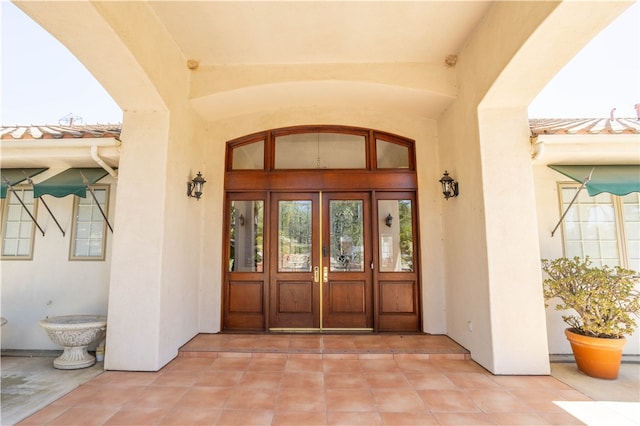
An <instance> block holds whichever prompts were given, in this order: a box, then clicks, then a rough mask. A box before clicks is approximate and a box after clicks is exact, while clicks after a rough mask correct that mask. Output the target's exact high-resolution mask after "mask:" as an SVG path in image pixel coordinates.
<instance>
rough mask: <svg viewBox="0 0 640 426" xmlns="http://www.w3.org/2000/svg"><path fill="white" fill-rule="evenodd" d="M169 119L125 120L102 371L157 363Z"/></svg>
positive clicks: (150, 366) (157, 116) (151, 366)
mask: <svg viewBox="0 0 640 426" xmlns="http://www.w3.org/2000/svg"><path fill="white" fill-rule="evenodd" d="M167 116H168V114H165V113H136V114H129V115H128V116H127V117H126V118H127V121H126V122H125V126H123V132H122V135H121V138H122V140H123V144H122V150H123V151H122V153H121V160H120V165H119V177H118V194H117V199H116V200H117V201H116V212H115V222H116V223H115V226H114V237H113V248H112V265H111V266H112V267H111V281H110V284H109V314H108V324H107V344H106V354H105V368H106V369H107V370H133V371H138V370H139V371H154V370H157V369H158V368H160V367H161V365H160V360H159V351H158V348H159V345H160V336H161V331H160V310H161V306H162V300H161V297H162V287H161V276H162V247H163V236H164V220H165V219H164V216H165V215H164V198H165V192H166V191H165V186H166V173H165V170H166V167H167V165H166V163H167V145H168V126H169V123H168V117H167Z"/></svg>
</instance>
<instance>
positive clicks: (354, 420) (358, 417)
mask: <svg viewBox="0 0 640 426" xmlns="http://www.w3.org/2000/svg"><path fill="white" fill-rule="evenodd" d="M327 424H328V425H332V426H333V425H343V426H357V425H363V426H375V425H381V424H383V423H382V417H381V416H380V413H378V412H376V411H371V412H348V411H329V412H328V413H327Z"/></svg>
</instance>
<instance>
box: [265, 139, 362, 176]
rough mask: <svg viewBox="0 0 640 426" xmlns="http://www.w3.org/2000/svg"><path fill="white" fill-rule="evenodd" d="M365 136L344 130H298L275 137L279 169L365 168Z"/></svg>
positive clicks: (276, 166) (276, 161)
mask: <svg viewBox="0 0 640 426" xmlns="http://www.w3.org/2000/svg"><path fill="white" fill-rule="evenodd" d="M366 167H367V159H366V150H365V139H364V136H361V135H351V134H345V133H298V134H294V135H286V136H278V137H277V138H276V159H275V168H276V169H365V168H366Z"/></svg>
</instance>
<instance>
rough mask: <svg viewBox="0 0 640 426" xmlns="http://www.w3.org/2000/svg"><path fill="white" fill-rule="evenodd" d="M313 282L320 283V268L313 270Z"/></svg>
mask: <svg viewBox="0 0 640 426" xmlns="http://www.w3.org/2000/svg"><path fill="white" fill-rule="evenodd" d="M313 282H314V283H318V282H320V268H319V267H318V266H316V267H314V268H313Z"/></svg>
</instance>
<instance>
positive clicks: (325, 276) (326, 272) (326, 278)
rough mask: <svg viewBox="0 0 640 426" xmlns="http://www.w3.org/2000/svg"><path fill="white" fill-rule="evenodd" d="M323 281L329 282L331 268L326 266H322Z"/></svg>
mask: <svg viewBox="0 0 640 426" xmlns="http://www.w3.org/2000/svg"><path fill="white" fill-rule="evenodd" d="M322 281H323V282H325V283H328V282H329V268H327V267H326V266H325V267H324V268H322Z"/></svg>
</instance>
